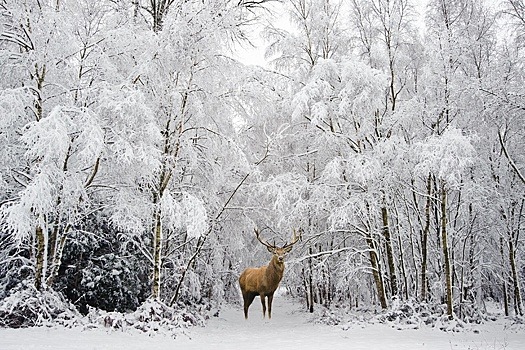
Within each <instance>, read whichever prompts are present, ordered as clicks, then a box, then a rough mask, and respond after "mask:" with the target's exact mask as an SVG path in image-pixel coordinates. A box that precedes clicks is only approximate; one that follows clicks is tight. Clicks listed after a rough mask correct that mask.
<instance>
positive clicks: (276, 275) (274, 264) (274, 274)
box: [266, 256, 284, 283]
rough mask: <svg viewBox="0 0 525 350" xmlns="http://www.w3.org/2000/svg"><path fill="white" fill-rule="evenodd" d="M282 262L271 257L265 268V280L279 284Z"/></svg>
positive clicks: (282, 267)
mask: <svg viewBox="0 0 525 350" xmlns="http://www.w3.org/2000/svg"><path fill="white" fill-rule="evenodd" d="M283 272H284V261H283V262H280V261H279V260H278V259H277V257H275V256H273V257H272V260H271V261H270V263H269V264H268V267H267V268H266V278H268V279H269V280H271V281H274V282H277V283H279V282H280V281H281V279H282V278H283Z"/></svg>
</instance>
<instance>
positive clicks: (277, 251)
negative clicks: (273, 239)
mask: <svg viewBox="0 0 525 350" xmlns="http://www.w3.org/2000/svg"><path fill="white" fill-rule="evenodd" d="M253 230H254V232H255V237H257V240H258V241H259V242H261V243H262V244H263V245H264V246H265V247H266V249H268V251H269V252H270V253H272V254H273V256H274V257H275V258H276V259H277V261H279V262H283V261H284V256H285V255H286V254H288V253H289V252H290V251H291V250H292V248H293V245H294V244H295V243H297V242H298V241H299V239H300V238H301V235H300V233H299V234H297V233H296V232H295V229H294V230H293V238H292V240H291V242H290V243H286V244H285V245H283V246H282V247H277V246H276V245H275V243H274V244H270V243H268V242H267V241H264V240H262V239H261V234H260V232H259V230H257V229H256V228H255V229H253Z"/></svg>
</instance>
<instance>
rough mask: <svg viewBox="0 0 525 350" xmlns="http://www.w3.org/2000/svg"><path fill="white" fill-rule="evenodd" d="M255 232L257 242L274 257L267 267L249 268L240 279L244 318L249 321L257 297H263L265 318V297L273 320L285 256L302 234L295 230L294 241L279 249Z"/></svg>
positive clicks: (269, 314) (269, 315) (264, 314)
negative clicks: (249, 310) (252, 304)
mask: <svg viewBox="0 0 525 350" xmlns="http://www.w3.org/2000/svg"><path fill="white" fill-rule="evenodd" d="M254 231H255V236H256V237H257V240H258V241H259V242H261V243H262V244H263V245H264V246H265V247H266V248H267V249H268V251H269V252H270V253H272V254H273V256H272V260H271V261H270V263H269V264H268V265H267V266H262V267H259V268H247V269H246V270H244V271H243V273H242V274H241V276H240V277H239V284H240V286H241V291H242V298H243V299H244V318H246V319H248V308H249V307H250V305H251V303H252V302H253V299H255V297H256V296H257V295H258V296H260V297H261V303H262V308H263V317H266V302H265V297H268V318H272V301H273V293H274V292H275V290H276V289H277V287H278V286H279V282H281V279H282V278H283V272H284V256H285V255H286V254H287V253H289V252H290V250H292V247H293V245H294V244H295V243H297V241H299V239H300V238H301V232H300V231H299V234H296V232H295V230H293V238H292V241H291V242H290V243H286V244H285V245H284V246H282V247H280V248H279V247H277V246H276V245H275V244H269V243H268V242H266V241H263V240H262V239H261V237H260V235H259V231H258V230H257V229H254Z"/></svg>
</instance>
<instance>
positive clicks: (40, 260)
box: [35, 225, 47, 291]
mask: <svg viewBox="0 0 525 350" xmlns="http://www.w3.org/2000/svg"><path fill="white" fill-rule="evenodd" d="M35 239H36V264H35V288H36V290H38V291H42V290H43V289H44V286H45V285H44V279H45V274H46V260H47V247H46V235H45V233H44V230H43V229H42V226H40V225H37V227H36V229H35Z"/></svg>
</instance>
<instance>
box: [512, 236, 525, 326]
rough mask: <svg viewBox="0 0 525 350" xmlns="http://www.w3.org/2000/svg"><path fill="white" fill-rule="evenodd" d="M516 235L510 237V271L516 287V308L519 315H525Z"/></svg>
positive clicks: (514, 287)
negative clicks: (517, 262) (515, 246)
mask: <svg viewBox="0 0 525 350" xmlns="http://www.w3.org/2000/svg"><path fill="white" fill-rule="evenodd" d="M513 238H514V237H512V236H511V237H510V239H509V260H510V271H511V276H512V285H513V289H514V310H515V312H516V314H517V315H520V316H523V306H522V303H521V292H520V283H519V277H518V272H517V268H516V251H515V250H514V240H513Z"/></svg>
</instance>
